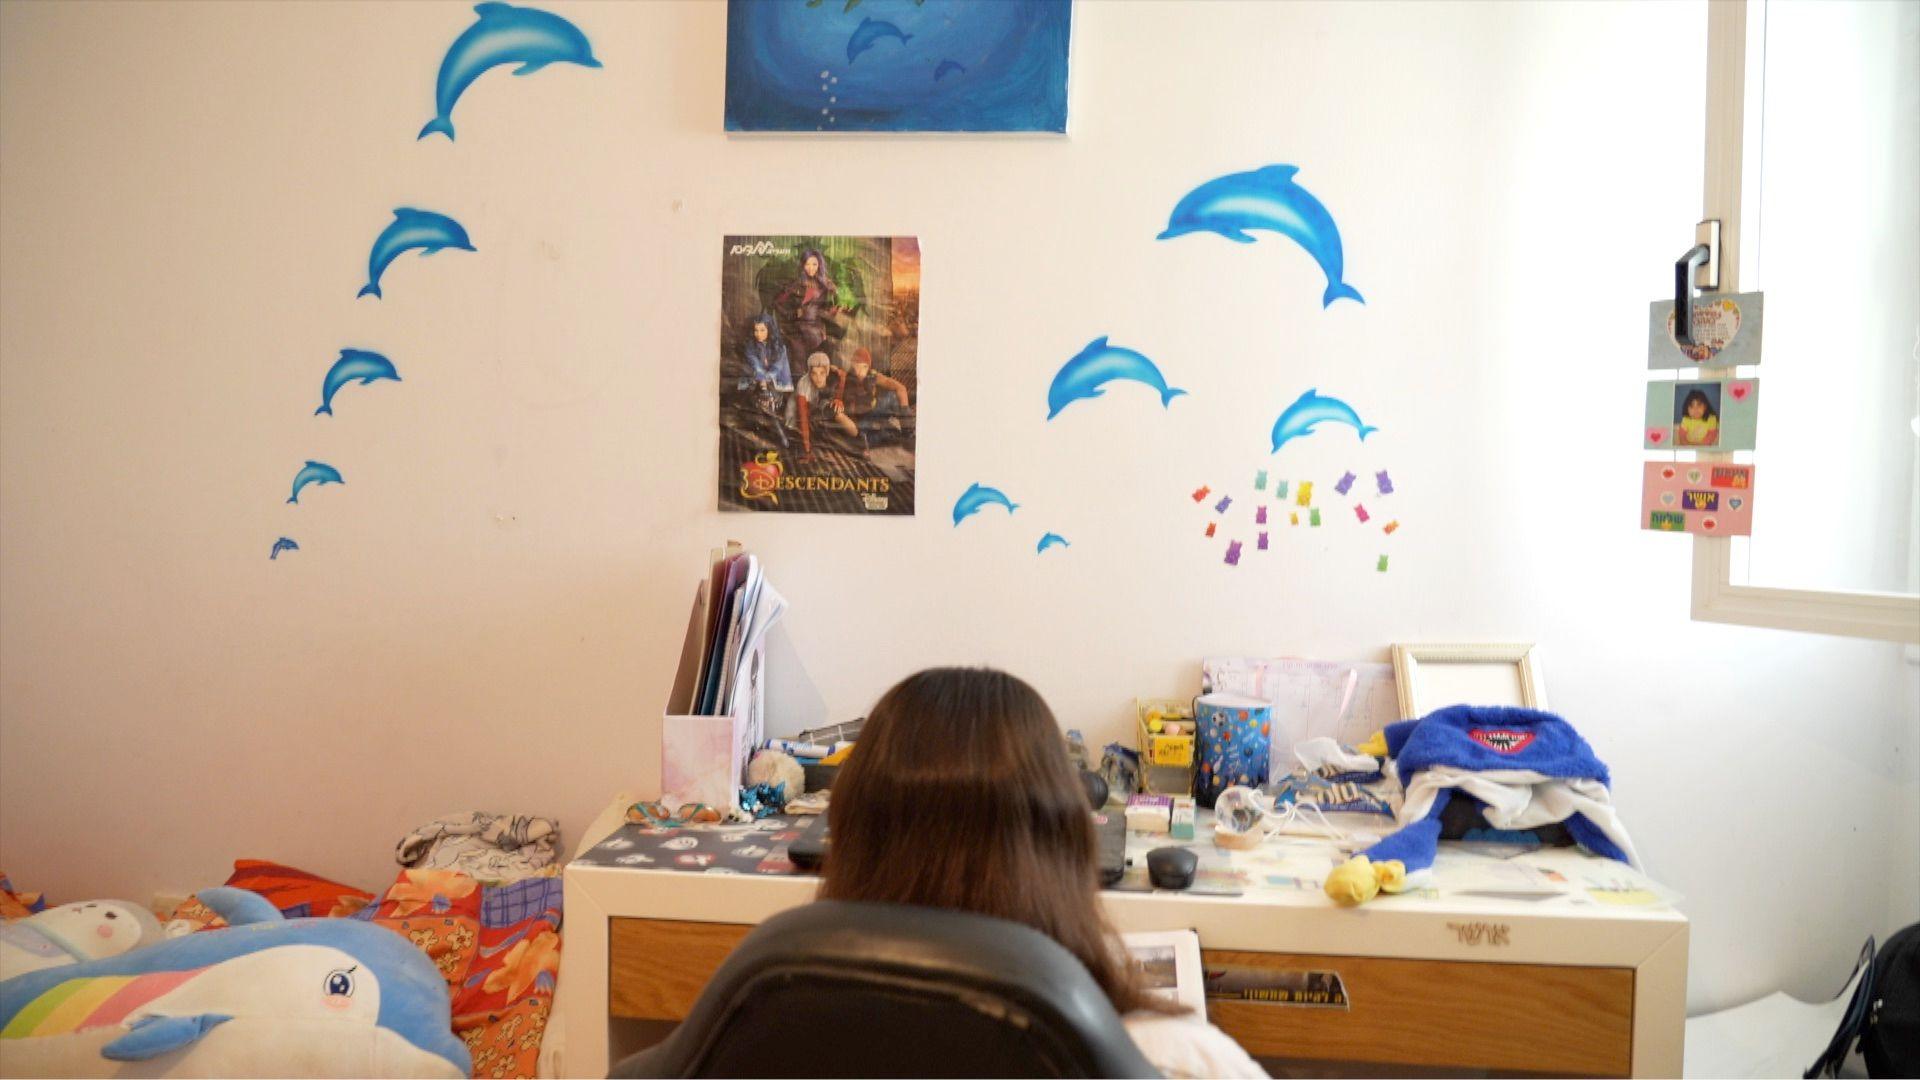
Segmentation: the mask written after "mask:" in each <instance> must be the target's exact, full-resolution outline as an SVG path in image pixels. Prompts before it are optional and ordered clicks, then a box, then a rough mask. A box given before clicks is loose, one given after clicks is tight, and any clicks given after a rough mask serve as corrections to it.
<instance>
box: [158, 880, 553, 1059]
mask: <svg viewBox="0 0 1920 1080" xmlns="http://www.w3.org/2000/svg"><path fill="white" fill-rule="evenodd" d="M227 884H229V885H233V886H235V887H238V888H243V889H251V890H253V891H254V892H258V893H260V894H261V895H263V896H265V897H267V898H268V899H269V900H271V901H273V902H274V905H275V906H276V907H279V908H280V909H281V911H282V912H283V913H284V914H286V915H287V916H288V917H289V918H299V917H302V916H307V915H331V916H334V917H336V918H338V917H345V918H352V919H361V920H363V921H366V922H372V923H376V924H378V925H380V926H384V927H386V928H387V929H389V930H392V931H394V932H395V933H398V934H401V935H404V936H405V937H406V938H407V940H409V941H411V942H413V944H414V945H415V946H416V947H417V948H419V950H420V951H421V952H423V953H426V954H427V957H428V958H429V959H431V960H432V961H433V962H434V966H435V967H438V968H439V969H440V976H441V978H443V979H445V980H446V981H447V993H448V995H449V996H450V998H451V999H452V1002H453V1032H454V1034H456V1035H458V1036H460V1038H461V1039H463V1040H465V1042H466V1044H467V1049H468V1050H469V1051H471V1052H472V1054H473V1075H474V1076H476V1077H499V1078H505V1077H532V1076H534V1075H535V1070H536V1067H537V1065H538V1062H539V1057H540V1040H541V1038H542V1036H543V1035H544V1034H545V1033H546V1029H547V1016H548V1014H549V1013H550V1012H551V1011H552V1009H553V989H554V985H555V982H556V981H557V980H558V978H559V976H560V921H561V919H560V912H561V886H560V879H559V878H557V877H532V878H525V879H523V880H520V881H516V882H513V883H511V884H507V885H487V884H483V883H481V882H478V881H475V880H474V879H473V878H470V877H467V876H466V875H464V874H460V873H456V872H454V871H452V870H413V869H408V870H402V871H400V876H399V877H398V878H397V879H396V880H395V881H394V883H393V884H392V885H391V886H389V887H388V889H387V891H386V893H385V895H383V896H381V897H380V898H379V899H378V900H373V899H372V894H370V893H364V892H360V891H359V890H357V889H351V888H348V887H346V886H342V885H337V884H335V883H332V882H328V881H326V880H325V879H323V878H317V877H314V876H313V875H311V874H307V873H305V872H304V871H300V870H294V869H292V868H291V867H284V866H280V865H278V864H275V863H267V862H259V861H255V860H242V861H240V862H237V863H235V864H234V874H233V877H231V878H229V879H228V881H227ZM173 919H174V920H176V921H179V920H186V921H188V922H192V923H196V924H199V928H200V929H210V928H212V927H215V926H221V925H225V924H224V923H222V922H221V921H220V920H219V917H218V916H216V915H214V914H213V912H211V911H208V910H207V909H206V908H204V907H202V906H201V905H200V903H199V901H196V900H189V901H187V903H186V904H185V905H183V906H182V907H181V908H180V910H178V911H176V912H174V913H173Z"/></svg>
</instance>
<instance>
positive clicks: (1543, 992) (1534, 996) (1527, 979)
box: [1202, 950, 1633, 1076]
mask: <svg viewBox="0 0 1920 1080" xmlns="http://www.w3.org/2000/svg"><path fill="white" fill-rule="evenodd" d="M1202 958H1203V960H1204V966H1205V967H1207V968H1209V969H1214V968H1219V967H1239V968H1266V969H1270V970H1291V971H1337V972H1339V973H1340V979H1341V981H1342V982H1343V983H1344V984H1345V986H1346V992H1347V1000H1348V1001H1349V1002H1350V1003H1351V1007H1350V1008H1348V1009H1319V1008H1298V1007H1294V1006H1287V1005H1269V1004H1261V1003H1257V1002H1242V1001H1209V1002H1208V1003H1207V1013H1208V1019H1210V1020H1212V1021H1213V1022H1214V1023H1215V1024H1216V1025H1218V1026H1219V1027H1220V1029H1221V1030H1222V1031H1225V1032H1226V1033H1227V1034H1229V1035H1231V1036H1233V1037H1234V1039H1235V1040H1237V1041H1238V1042H1239V1043H1240V1045H1241V1046H1243V1047H1245V1048H1246V1050H1247V1052H1248V1053H1250V1054H1252V1055H1254V1056H1255V1057H1275V1058H1304V1059H1309V1060H1320V1061H1371V1062H1391V1063H1396V1064H1406V1065H1427V1066H1442V1067H1457V1068H1464V1069H1495V1070H1506V1069H1511V1070H1517V1071H1525V1072H1541V1073H1570V1074H1574V1075H1579V1076H1625V1075H1627V1074H1628V1073H1629V1072H1631V1071H1632V1067H1633V970H1632V969H1631V968H1590V967H1555V966H1548V965H1539V964H1492V963H1485V964H1483V963H1460V962H1451V961H1440V960H1393V959H1381V958H1377V957H1362V956H1312V955H1285V954H1280V953H1254V952H1219V951H1214V950H1202Z"/></svg>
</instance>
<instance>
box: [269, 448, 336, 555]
mask: <svg viewBox="0 0 1920 1080" xmlns="http://www.w3.org/2000/svg"><path fill="white" fill-rule="evenodd" d="M344 483H346V481H345V480H342V479H340V470H339V469H336V468H334V467H333V466H331V465H323V464H321V463H320V462H318V461H309V462H307V463H306V465H305V466H304V467H302V468H301V470H300V471H299V472H297V473H295V474H294V475H293V495H292V496H291V497H289V498H288V499H287V501H288V502H290V503H297V502H299V501H300V489H301V488H303V487H306V486H307V485H308V484H344ZM268 557H269V558H271V557H272V556H268Z"/></svg>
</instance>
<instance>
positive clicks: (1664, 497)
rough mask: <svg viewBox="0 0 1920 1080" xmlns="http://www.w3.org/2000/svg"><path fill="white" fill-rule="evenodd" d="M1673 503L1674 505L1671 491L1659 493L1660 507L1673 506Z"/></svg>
mask: <svg viewBox="0 0 1920 1080" xmlns="http://www.w3.org/2000/svg"><path fill="white" fill-rule="evenodd" d="M1673 503H1674V494H1673V492H1671V491H1663V492H1661V493H1660V505H1661V506H1672V505H1673Z"/></svg>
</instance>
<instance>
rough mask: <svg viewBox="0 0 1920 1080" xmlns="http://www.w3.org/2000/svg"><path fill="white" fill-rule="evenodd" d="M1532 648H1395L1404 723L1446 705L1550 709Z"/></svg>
mask: <svg viewBox="0 0 1920 1080" xmlns="http://www.w3.org/2000/svg"><path fill="white" fill-rule="evenodd" d="M1534 654H1535V649H1534V646H1533V645H1532V644H1531V643H1528V644H1440V645H1395V646H1394V647H1393V681H1394V685H1395V688H1396V689H1397V690H1398V691H1399V694H1400V718H1401V719H1403V720H1415V719H1418V718H1420V717H1422V716H1425V715H1427V714H1428V713H1430V712H1432V711H1433V710H1435V709H1440V708H1445V707H1446V706H1448V705H1512V706H1518V707H1521V708H1527V709H1544V708H1546V707H1547V692H1546V687H1545V682H1544V680H1543V679H1542V678H1541V674H1540V665H1539V662H1538V660H1537V659H1536V658H1535V655H1534Z"/></svg>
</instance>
